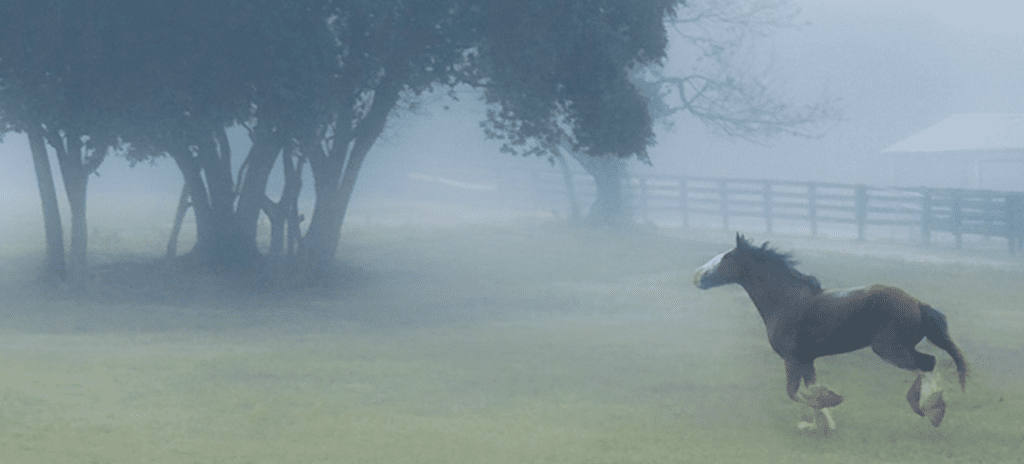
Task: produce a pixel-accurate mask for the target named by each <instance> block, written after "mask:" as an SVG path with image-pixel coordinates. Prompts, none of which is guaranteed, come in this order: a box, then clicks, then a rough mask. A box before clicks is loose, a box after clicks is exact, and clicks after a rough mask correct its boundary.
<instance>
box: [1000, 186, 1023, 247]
mask: <svg viewBox="0 0 1024 464" xmlns="http://www.w3.org/2000/svg"><path fill="white" fill-rule="evenodd" d="M1005 204H1006V242H1007V244H1008V245H1009V247H1010V256H1024V194H1021V193H1013V194H1009V195H1007V196H1006V202H1005Z"/></svg>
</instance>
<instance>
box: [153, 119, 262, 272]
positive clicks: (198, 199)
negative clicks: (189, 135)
mask: <svg viewBox="0 0 1024 464" xmlns="http://www.w3.org/2000/svg"><path fill="white" fill-rule="evenodd" d="M214 137H216V135H214ZM223 143H225V141H216V140H206V143H200V144H197V153H195V154H194V153H193V152H192V150H191V149H188V148H184V147H182V148H179V149H178V150H176V151H175V152H173V153H171V156H172V157H173V158H174V160H175V162H176V163H177V164H178V168H179V169H180V170H181V172H182V174H183V175H184V177H185V186H186V187H187V188H188V193H189V196H190V197H191V198H192V212H193V213H194V214H195V217H196V244H195V246H194V247H193V248H192V251H191V252H190V253H191V254H192V255H194V256H195V257H196V258H197V259H198V260H199V261H200V262H201V263H204V264H205V265H208V266H210V267H213V268H247V269H254V268H260V267H262V265H263V256H262V255H261V254H260V252H259V250H258V249H257V248H256V239H255V237H253V236H249V235H247V234H245V233H242V231H241V229H240V228H239V227H238V223H237V217H236V215H235V212H234V210H233V200H234V193H233V188H232V186H233V181H232V180H231V174H230V169H231V166H230V162H229V161H226V160H225V159H224V157H225V156H227V155H226V154H225V153H224V152H223V151H221V150H225V148H224V147H223ZM217 145H220V147H218V146H217Z"/></svg>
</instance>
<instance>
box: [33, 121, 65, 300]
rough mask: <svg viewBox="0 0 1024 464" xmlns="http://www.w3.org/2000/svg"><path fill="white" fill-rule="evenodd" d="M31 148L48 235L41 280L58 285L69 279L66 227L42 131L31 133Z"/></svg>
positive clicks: (37, 130)
mask: <svg viewBox="0 0 1024 464" xmlns="http://www.w3.org/2000/svg"><path fill="white" fill-rule="evenodd" d="M28 144H29V148H30V150H31V152H32V164H33V165H34V166H35V171H36V184H38V186H39V198H40V200H42V203H43V229H44V230H45V232H46V258H45V262H44V264H43V272H42V274H41V275H40V280H41V281H43V282H46V283H57V282H60V281H63V280H64V279H66V278H67V273H66V272H67V269H66V267H65V266H66V264H65V262H64V226H63V225H61V222H60V206H59V205H58V203H57V190H56V188H55V186H54V183H53V172H52V171H51V170H50V158H49V155H47V153H46V141H45V140H44V139H43V132H42V129H40V128H38V127H30V128H29V129H28Z"/></svg>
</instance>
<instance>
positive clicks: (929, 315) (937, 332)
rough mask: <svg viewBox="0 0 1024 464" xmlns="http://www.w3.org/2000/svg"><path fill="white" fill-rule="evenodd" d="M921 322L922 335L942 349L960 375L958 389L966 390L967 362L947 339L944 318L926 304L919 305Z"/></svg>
mask: <svg viewBox="0 0 1024 464" xmlns="http://www.w3.org/2000/svg"><path fill="white" fill-rule="evenodd" d="M921 322H922V323H923V325H924V335H925V337H928V341H930V342H932V343H934V344H935V346H937V347H939V348H942V349H943V350H945V351H946V352H947V353H949V357H951V358H953V362H954V363H956V372H957V373H958V374H960V389H961V390H966V389H967V361H966V360H964V354H963V353H961V352H960V348H957V346H956V343H953V340H952V339H951V338H949V326H948V325H946V316H945V315H944V314H942V313H941V312H939V311H938V310H937V309H935V308H933V307H931V306H928V305H926V304H922V305H921Z"/></svg>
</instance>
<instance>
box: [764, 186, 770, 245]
mask: <svg viewBox="0 0 1024 464" xmlns="http://www.w3.org/2000/svg"><path fill="white" fill-rule="evenodd" d="M764 228H765V232H766V233H768V234H771V233H772V183H771V182H769V181H765V183H764Z"/></svg>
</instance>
